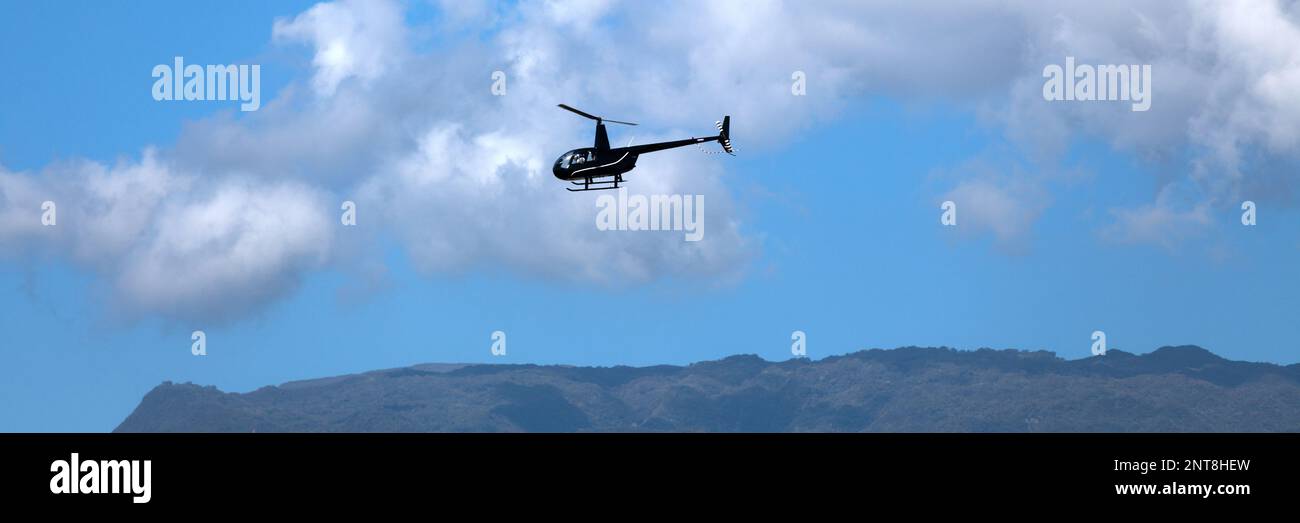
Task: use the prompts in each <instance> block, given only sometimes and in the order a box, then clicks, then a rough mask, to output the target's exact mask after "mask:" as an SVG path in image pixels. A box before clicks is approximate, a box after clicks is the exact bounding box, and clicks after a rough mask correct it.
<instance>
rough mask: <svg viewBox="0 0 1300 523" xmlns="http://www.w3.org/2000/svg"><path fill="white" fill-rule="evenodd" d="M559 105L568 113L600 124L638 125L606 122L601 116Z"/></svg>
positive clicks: (614, 121) (616, 121)
mask: <svg viewBox="0 0 1300 523" xmlns="http://www.w3.org/2000/svg"><path fill="white" fill-rule="evenodd" d="M558 105H559V108H560V109H564V110H566V111H570V112H573V113H575V114H577V115H578V116H583V117H586V118H591V119H592V120H596V121H598V122H609V123H617V124H623V125H636V124H634V123H632V122H620V121H618V120H606V119H604V118H601V117H599V116H596V115H593V114H588V113H585V112H583V111H580V110H578V109H574V108H572V107H569V106H567V105H564V104H558Z"/></svg>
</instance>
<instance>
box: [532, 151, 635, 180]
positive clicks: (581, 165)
mask: <svg viewBox="0 0 1300 523" xmlns="http://www.w3.org/2000/svg"><path fill="white" fill-rule="evenodd" d="M637 156H638V154H634V153H633V152H632V151H630V150H628V149H627V148H625V147H620V148H618V149H605V150H600V149H597V148H595V147H584V148H582V149H574V150H572V151H569V152H567V153H564V154H562V155H560V157H559V158H557V159H556V160H555V167H553V168H552V169H551V172H552V173H554V174H555V177H556V178H559V179H561V180H582V179H586V178H604V177H607V176H616V175H619V174H623V173H625V172H628V171H631V170H632V168H633V167H636V159H637Z"/></svg>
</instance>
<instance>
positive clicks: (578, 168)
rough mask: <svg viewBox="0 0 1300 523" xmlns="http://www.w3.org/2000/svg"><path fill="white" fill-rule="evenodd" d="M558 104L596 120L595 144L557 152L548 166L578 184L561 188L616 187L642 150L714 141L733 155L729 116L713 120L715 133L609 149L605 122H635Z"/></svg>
mask: <svg viewBox="0 0 1300 523" xmlns="http://www.w3.org/2000/svg"><path fill="white" fill-rule="evenodd" d="M559 107H560V108H561V109H564V110H566V111H570V112H573V113H575V114H577V115H578V116H582V117H585V118H589V119H592V120H595V121H596V144H595V146H594V147H584V148H582V149H574V150H572V151H569V152H566V153H564V154H562V155H560V157H559V158H558V159H556V160H555V167H554V168H552V169H551V172H553V173H555V177H556V178H559V179H561V180H564V181H567V182H569V183H572V184H573V185H577V186H579V187H580V188H578V189H575V188H571V187H565V189H568V190H570V191H574V192H579V191H597V190H602V189H617V188H618V184H620V183H623V182H624V180H623V173H626V172H628V171H631V170H632V169H633V168H635V167H636V160H637V157H638V156H640V155H642V154H645V153H651V152H655V151H662V150H664V149H672V148H675V147H684V146H687V145H692V144H701V143H705V142H718V143H719V144H721V145H722V150H723V152H726V153H727V154H730V155H732V156H735V155H736V151H735V149H733V148H732V147H731V116H723V117H722V121H720V122H717V127H718V134H717V135H714V136H708V137H704V138H687V139H685V140H674V141H671V142H659V143H648V144H644V145H630V142H629V145H628V146H627V147H615V148H610V146H609V135H608V134H606V133H605V123H615V124H620V125H636V124H635V123H632V122H621V121H618V120H609V119H606V118H603V117H600V116H595V115H591V114H588V113H585V112H583V111H580V110H578V109H574V108H573V107H569V106H567V105H564V104H559Z"/></svg>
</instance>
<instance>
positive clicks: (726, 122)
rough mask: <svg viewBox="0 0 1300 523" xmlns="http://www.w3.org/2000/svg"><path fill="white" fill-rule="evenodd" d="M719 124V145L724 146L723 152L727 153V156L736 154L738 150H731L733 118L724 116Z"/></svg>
mask: <svg viewBox="0 0 1300 523" xmlns="http://www.w3.org/2000/svg"><path fill="white" fill-rule="evenodd" d="M717 124H718V143H720V144H722V150H724V151H727V154H731V155H734V154H736V150H735V149H732V148H731V116H730V115H728V116H723V117H722V121H721V122H717Z"/></svg>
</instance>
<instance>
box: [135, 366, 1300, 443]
mask: <svg viewBox="0 0 1300 523" xmlns="http://www.w3.org/2000/svg"><path fill="white" fill-rule="evenodd" d="M178 431H179V432H189V431H196V432H249V431H256V432H279V431H289V432H371V431H378V432H389V431H395V432H408V431H409V432H423V431H456V432H459V431H471V432H518V431H522V432H585V431H593V432H627V431H691V432H697V431H698V432H803V431H816V432H822V431H827V432H844V431H851V432H857V431H886V432H912V431H923V432H1023V431H1070V432H1183V431H1196V432H1237V431H1249V432H1256V431H1288V432H1294V431H1300V364H1293V365H1288V366H1281V365H1276V364H1272V363H1256V362H1242V361H1232V360H1227V359H1224V358H1222V357H1220V356H1218V355H1215V354H1214V353H1212V352H1210V351H1208V350H1206V349H1203V348H1201V347H1198V346H1194V345H1182V346H1166V347H1161V348H1159V349H1157V350H1155V351H1152V352H1150V353H1147V354H1142V355H1134V354H1130V353H1127V352H1123V351H1119V350H1111V351H1109V352H1108V353H1107V354H1106V355H1105V356H1093V357H1089V358H1084V359H1079V360H1065V359H1062V358H1060V357H1059V356H1057V355H1056V354H1055V353H1052V352H1048V351H1021V350H1015V349H1004V350H994V349H978V350H974V351H963V350H955V349H951V348H947V347H902V348H897V349H888V350H886V349H870V350H863V351H858V352H854V353H849V354H844V355H836V356H828V357H826V358H822V359H820V360H809V359H790V360H784V361H767V360H764V359H762V358H760V357H758V356H757V355H753V354H742V355H733V356H728V357H725V358H722V359H719V360H709V361H701V362H695V363H692V364H689V365H685V366H676V365H654V366H648V367H629V366H613V367H577V366H564V365H535V364H419V365H412V366H409V367H399V368H395V369H382V370H375V371H369V372H364V373H359V374H348V375H342V376H331V377H325V378H316V379H309V380H298V381H291V382H286V383H284V384H281V385H278V386H276V385H273V386H266V387H262V388H259V389H257V390H254V391H251V392H247V393H227V392H222V391H220V390H218V389H217V388H215V387H211V386H207V387H204V386H199V385H194V384H174V383H171V382H164V383H163V384H162V385H159V386H158V387H155V388H154V389H153V390H151V391H150V392H149V393H147V394H146V395H145V397H144V398H143V399H142V400H141V402H140V405H139V406H137V407H136V409H135V411H134V412H132V413H131V414H130V415H129V416H128V417H127V418H126V419H125V420H123V422H122V423H121V424H120V425H119V426H118V427H117V428H116V429H115V432H178Z"/></svg>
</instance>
